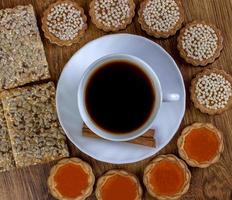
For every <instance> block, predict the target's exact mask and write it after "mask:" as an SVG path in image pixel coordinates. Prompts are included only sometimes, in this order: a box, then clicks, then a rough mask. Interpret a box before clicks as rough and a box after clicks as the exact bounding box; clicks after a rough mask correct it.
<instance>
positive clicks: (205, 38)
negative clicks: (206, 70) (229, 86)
mask: <svg viewBox="0 0 232 200" xmlns="http://www.w3.org/2000/svg"><path fill="white" fill-rule="evenodd" d="M177 42H178V43H177V48H178V50H179V51H180V55H181V57H182V58H184V59H185V61H186V62H187V63H190V64H192V65H194V66H205V65H207V64H209V63H212V62H214V61H215V59H216V58H218V57H219V56H220V52H221V50H222V48H223V45H222V43H223V37H222V34H221V31H220V30H219V29H218V28H216V27H215V26H214V25H212V24H209V23H206V22H204V21H193V22H191V23H189V24H187V25H186V26H185V27H184V28H183V29H181V31H180V35H179V36H178V38H177Z"/></svg>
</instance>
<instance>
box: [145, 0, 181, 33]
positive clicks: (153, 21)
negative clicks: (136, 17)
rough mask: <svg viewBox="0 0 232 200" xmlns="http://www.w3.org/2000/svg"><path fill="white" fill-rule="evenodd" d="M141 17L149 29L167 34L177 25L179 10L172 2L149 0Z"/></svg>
mask: <svg viewBox="0 0 232 200" xmlns="http://www.w3.org/2000/svg"><path fill="white" fill-rule="evenodd" d="M143 17H144V21H145V23H146V24H147V25H148V27H149V28H150V29H152V30H155V31H159V32H168V31H170V30H171V29H172V28H174V27H175V25H176V24H177V22H178V20H179V18H180V9H179V7H178V5H177V4H176V2H175V1H174V0H150V1H148V2H147V4H146V6H145V8H144V11H143Z"/></svg>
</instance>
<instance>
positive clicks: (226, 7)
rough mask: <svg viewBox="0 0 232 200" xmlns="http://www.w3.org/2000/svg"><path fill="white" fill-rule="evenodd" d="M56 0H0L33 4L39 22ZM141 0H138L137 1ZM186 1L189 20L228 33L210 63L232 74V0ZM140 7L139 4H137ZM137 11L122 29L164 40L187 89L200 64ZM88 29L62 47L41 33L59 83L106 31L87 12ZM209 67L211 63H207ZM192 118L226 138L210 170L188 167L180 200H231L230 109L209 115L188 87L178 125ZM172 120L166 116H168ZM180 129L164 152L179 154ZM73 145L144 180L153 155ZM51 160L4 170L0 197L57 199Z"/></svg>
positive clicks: (98, 169)
mask: <svg viewBox="0 0 232 200" xmlns="http://www.w3.org/2000/svg"><path fill="white" fill-rule="evenodd" d="M76 1H77V2H78V3H79V4H80V5H81V6H83V7H84V9H85V12H86V13H87V11H88V4H89V2H90V0H76ZM53 2H54V0H46V1H43V0H0V9H2V8H7V7H13V6H16V5H19V4H28V3H31V4H33V6H34V8H35V10H36V14H37V19H38V24H39V26H41V22H40V19H41V16H42V12H43V11H44V10H45V9H46V8H47V7H48V5H49V4H50V3H53ZM136 3H138V1H136ZM183 5H184V8H185V11H186V21H191V20H194V19H204V20H206V21H208V22H211V23H214V24H216V26H217V27H219V28H220V29H221V30H222V32H223V36H224V50H223V51H222V54H221V56H220V58H219V59H217V60H216V61H215V62H214V63H213V64H212V65H209V66H213V67H217V68H219V69H224V70H226V71H227V72H229V73H230V74H232V59H231V57H232V25H231V22H232V1H231V0H220V1H219V0H188V1H184V0H183ZM137 9H138V6H137ZM137 19H138V17H137V16H136V17H135V18H134V20H133V23H132V24H131V25H130V26H128V28H127V29H126V30H123V31H121V32H128V33H134V34H138V35H142V36H145V37H147V38H150V39H152V40H154V41H155V42H157V43H158V44H160V45H161V46H163V47H164V49H166V50H167V51H168V52H169V53H170V54H171V56H173V57H174V59H175V60H176V62H177V64H178V66H179V68H180V70H181V72H182V74H183V76H184V81H185V84H186V89H187V91H188V88H189V83H190V81H191V79H192V78H193V76H194V75H195V74H196V73H197V72H199V71H201V70H202V68H201V67H192V66H191V65H189V64H186V63H185V62H184V61H183V60H182V59H181V58H180V56H179V54H178V51H177V49H176V36H173V37H171V38H169V39H165V40H164V39H154V38H152V37H150V36H148V35H147V34H146V33H145V32H143V31H142V30H141V28H140V25H139V24H138V22H137ZM88 24H89V28H88V31H87V33H86V35H85V37H84V38H83V39H82V40H81V41H80V43H79V44H75V45H73V46H71V47H58V46H56V45H53V44H50V43H49V41H48V40H47V39H45V38H44V36H43V33H42V32H41V36H42V39H43V42H44V46H45V51H46V56H47V59H48V62H49V66H50V72H51V74H52V79H53V80H54V81H55V82H56V81H57V80H58V78H59V75H60V73H61V71H62V69H63V67H64V64H65V63H66V62H67V61H68V59H69V58H70V57H71V55H72V54H73V53H74V52H76V51H77V50H78V49H79V48H80V47H82V46H83V45H84V44H86V43H87V42H89V41H91V40H93V39H95V38H98V37H101V36H102V35H105V34H106V33H104V32H102V31H100V30H97V29H96V28H95V26H94V25H93V24H92V23H91V21H90V18H89V17H88ZM209 66H207V67H209ZM193 122H211V123H213V124H215V126H217V127H218V128H219V129H220V130H221V131H222V132H223V135H224V138H225V150H224V152H223V154H222V157H221V159H220V161H219V162H218V163H217V164H215V165H213V166H211V167H209V168H207V169H195V168H190V170H191V172H192V175H193V178H192V181H191V186H190V190H189V192H188V193H187V194H186V195H184V196H183V197H182V200H205V199H206V200H212V199H213V200H231V199H232V110H230V111H228V112H226V113H224V114H222V115H218V116H208V115H206V114H202V113H201V112H200V111H198V110H196V109H195V108H194V106H193V104H192V103H191V102H190V99H189V93H188V92H187V110H186V114H185V117H184V120H183V122H182V124H181V127H180V130H181V129H182V128H183V127H184V126H186V125H189V124H191V123H193ZM167 125H168V121H167ZM179 134H180V131H178V132H177V134H176V136H175V137H174V139H173V140H172V141H171V142H170V144H169V145H168V146H167V147H166V148H164V149H163V150H162V151H161V152H160V154H166V153H175V154H177V147H176V141H177V138H178V136H179ZM69 147H70V150H71V152H72V155H73V156H78V157H80V158H82V159H83V160H85V161H87V162H89V163H90V164H91V165H92V166H93V168H94V172H95V174H96V176H97V177H99V176H100V175H102V174H103V173H104V172H105V171H107V170H109V169H114V168H123V169H126V170H128V171H130V172H133V173H136V174H137V175H138V177H139V178H140V180H142V174H143V169H144V167H145V166H146V164H147V163H148V162H149V161H150V160H151V159H152V158H150V159H147V160H144V161H141V162H138V163H134V164H130V165H111V164H107V163H102V162H99V161H96V160H94V159H92V158H90V157H88V156H86V155H84V154H83V153H81V152H80V151H78V150H77V149H76V148H75V147H74V146H73V145H72V144H71V143H70V144H69ZM54 163H55V162H53V163H49V164H45V165H39V166H34V167H27V168H24V169H18V170H14V171H11V172H6V173H2V174H0V199H1V200H52V199H53V198H52V197H51V195H50V194H49V193H48V189H47V186H46V178H47V176H48V173H49V169H50V167H51V166H52V165H53V164H54ZM144 199H145V200H150V199H152V198H151V197H150V196H149V195H148V194H147V193H145V195H144ZM88 200H95V197H94V195H92V196H91V197H89V198H88Z"/></svg>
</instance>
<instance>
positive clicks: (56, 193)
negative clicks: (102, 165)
mask: <svg viewBox="0 0 232 200" xmlns="http://www.w3.org/2000/svg"><path fill="white" fill-rule="evenodd" d="M68 163H73V164H76V165H81V167H82V169H83V170H84V171H85V172H86V173H87V174H88V175H89V178H88V182H89V186H88V188H87V190H86V191H85V192H84V194H82V196H79V197H75V198H70V197H65V196H63V195H62V194H61V193H60V192H59V191H58V190H57V189H56V183H55V181H54V176H55V174H56V173H57V171H58V169H59V168H60V167H62V166H64V165H66V164H68ZM94 182H95V176H94V174H93V171H92V168H91V166H90V165H89V164H88V163H86V162H84V161H82V160H81V159H79V158H65V159H62V160H60V161H59V162H58V163H57V164H56V165H54V166H53V167H52V169H51V171H50V175H49V177H48V180H47V184H48V188H49V190H50V192H51V194H52V196H54V197H55V198H57V199H59V200H84V199H86V198H87V197H88V196H89V195H91V193H92V191H93V185H94Z"/></svg>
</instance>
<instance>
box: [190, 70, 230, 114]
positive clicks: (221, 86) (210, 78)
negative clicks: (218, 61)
mask: <svg viewBox="0 0 232 200" xmlns="http://www.w3.org/2000/svg"><path fill="white" fill-rule="evenodd" d="M190 93H191V100H192V101H193V103H194V106H195V107H196V108H198V109H199V110H200V111H201V112H203V113H207V114H209V115H215V114H221V113H223V112H224V111H226V110H228V109H229V108H230V107H231V106H232V77H231V76H230V75H229V74H227V73H226V72H225V71H223V70H219V69H206V70H204V71H203V72H201V73H199V74H197V75H196V77H195V78H194V79H193V80H192V82H191V87H190Z"/></svg>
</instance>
